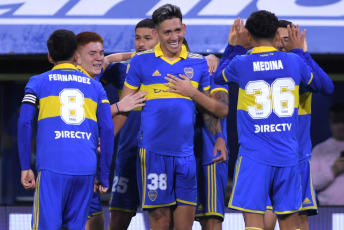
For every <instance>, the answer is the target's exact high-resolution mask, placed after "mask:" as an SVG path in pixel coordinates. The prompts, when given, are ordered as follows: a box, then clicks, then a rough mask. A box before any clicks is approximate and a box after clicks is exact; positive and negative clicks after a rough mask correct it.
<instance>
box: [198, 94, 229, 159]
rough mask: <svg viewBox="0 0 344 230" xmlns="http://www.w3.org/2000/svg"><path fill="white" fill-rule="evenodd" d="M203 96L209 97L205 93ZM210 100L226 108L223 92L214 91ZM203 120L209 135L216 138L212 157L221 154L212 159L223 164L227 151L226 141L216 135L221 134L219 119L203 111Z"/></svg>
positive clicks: (226, 100) (226, 101) (225, 97)
mask: <svg viewBox="0 0 344 230" xmlns="http://www.w3.org/2000/svg"><path fill="white" fill-rule="evenodd" d="M205 94H207V95H209V92H208V91H206V92H205ZM211 97H212V98H214V99H215V100H216V101H219V102H221V103H224V104H225V105H227V106H228V94H227V93H226V92H224V91H215V92H214V93H212V95H211ZM203 119H204V123H205V125H206V126H207V128H208V130H209V131H210V133H211V134H212V135H213V136H215V138H216V144H215V146H214V152H213V154H214V157H215V156H216V155H217V153H218V152H221V154H220V156H218V157H216V158H214V159H213V161H214V162H216V163H220V162H224V161H226V160H227V158H228V151H227V145H226V140H225V139H224V138H223V137H222V136H221V135H220V136H218V135H216V134H217V133H221V134H222V127H221V122H220V119H219V118H217V117H214V116H213V115H212V114H210V113H209V112H207V111H203Z"/></svg>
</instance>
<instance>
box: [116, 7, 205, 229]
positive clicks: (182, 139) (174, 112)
mask: <svg viewBox="0 0 344 230" xmlns="http://www.w3.org/2000/svg"><path fill="white" fill-rule="evenodd" d="M152 19H153V21H154V24H155V28H156V31H157V35H158V38H159V41H160V43H159V44H158V45H157V46H155V48H154V49H153V50H148V51H146V52H142V53H138V54H136V55H135V56H134V57H133V58H132V59H131V61H130V63H129V67H128V72H127V77H126V81H125V85H124V87H123V94H122V96H125V95H126V94H128V93H131V92H135V91H137V90H138V88H139V87H140V88H141V90H142V89H143V90H146V91H147V92H148V94H147V97H148V99H147V101H146V106H145V107H144V108H143V109H142V112H141V127H140V131H139V134H138V137H139V147H140V153H139V155H138V168H137V174H138V176H137V179H138V181H139V184H138V186H139V192H140V200H141V206H142V208H143V209H144V210H148V212H149V216H150V222H151V228H152V229H169V228H170V225H171V223H172V222H173V224H174V227H175V229H176V230H178V229H191V228H192V224H193V221H194V217H195V206H196V203H197V191H196V184H197V182H196V168H195V157H194V154H193V135H194V116H195V104H194V102H193V101H192V100H191V98H190V97H183V96H180V95H178V94H175V93H171V92H168V87H167V86H165V85H164V83H167V80H166V79H165V77H166V76H167V74H173V75H178V74H183V75H186V76H187V77H189V78H191V80H192V83H193V85H194V87H196V88H200V89H202V90H208V89H209V85H210V82H209V73H208V66H207V62H206V60H205V58H204V57H202V56H201V55H199V54H193V53H188V52H187V51H186V48H185V46H183V45H182V42H183V39H184V34H185V25H184V24H182V14H181V11H180V9H179V7H177V6H174V5H171V4H166V5H164V6H161V7H160V8H158V9H157V10H155V11H154V12H153V16H152ZM205 96H206V95H205ZM206 97H207V96H206Z"/></svg>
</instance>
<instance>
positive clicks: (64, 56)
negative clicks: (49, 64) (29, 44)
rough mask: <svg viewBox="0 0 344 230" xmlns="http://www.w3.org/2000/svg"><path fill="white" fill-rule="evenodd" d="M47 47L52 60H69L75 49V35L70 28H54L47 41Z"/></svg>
mask: <svg viewBox="0 0 344 230" xmlns="http://www.w3.org/2000/svg"><path fill="white" fill-rule="evenodd" d="M47 47H48V51H49V55H50V57H51V59H53V61H54V62H60V61H67V60H71V59H72V58H73V56H74V54H75V51H76V36H75V34H74V32H73V31H70V30H63V29H61V30H55V31H54V32H53V33H52V34H51V35H50V37H49V39H48V41H47Z"/></svg>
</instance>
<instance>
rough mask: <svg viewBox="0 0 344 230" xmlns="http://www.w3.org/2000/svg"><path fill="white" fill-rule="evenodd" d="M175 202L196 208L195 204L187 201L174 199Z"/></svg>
mask: <svg viewBox="0 0 344 230" xmlns="http://www.w3.org/2000/svg"><path fill="white" fill-rule="evenodd" d="M176 201H178V202H179V203H183V204H188V205H192V206H197V203H195V202H191V201H187V200H181V199H176Z"/></svg>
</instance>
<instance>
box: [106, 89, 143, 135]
mask: <svg viewBox="0 0 344 230" xmlns="http://www.w3.org/2000/svg"><path fill="white" fill-rule="evenodd" d="M137 91H138V90H137V89H131V88H129V87H127V86H126V85H124V87H123V91H122V94H121V98H120V101H121V100H123V99H124V98H125V97H126V96H128V95H133V94H135V93H136V92H137ZM144 95H146V94H144ZM145 100H146V99H145ZM128 115H129V113H128V112H124V111H123V112H122V111H121V112H120V113H117V114H116V115H115V116H114V117H113V123H114V125H115V129H114V130H115V131H114V133H115V135H117V134H118V132H119V131H120V130H121V129H122V127H123V125H124V124H125V122H126V121H127V119H128Z"/></svg>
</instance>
